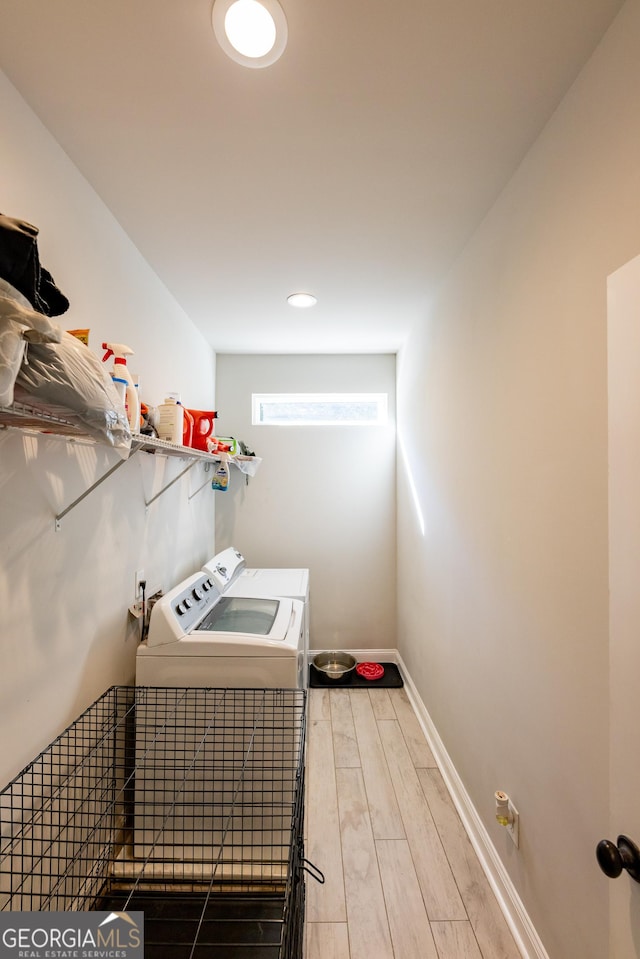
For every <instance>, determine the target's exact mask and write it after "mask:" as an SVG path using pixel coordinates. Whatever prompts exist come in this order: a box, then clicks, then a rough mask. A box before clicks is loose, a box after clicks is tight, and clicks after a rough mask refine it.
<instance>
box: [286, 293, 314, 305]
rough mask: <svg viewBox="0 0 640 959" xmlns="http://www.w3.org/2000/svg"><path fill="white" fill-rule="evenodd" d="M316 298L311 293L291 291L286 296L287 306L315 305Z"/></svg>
mask: <svg viewBox="0 0 640 959" xmlns="http://www.w3.org/2000/svg"><path fill="white" fill-rule="evenodd" d="M317 302H318V300H317V299H316V297H315V296H314V295H313V294H312V293H292V294H291V296H288V297H287V303H288V304H289V306H298V307H302V308H304V307H307V306H315V305H316V303H317Z"/></svg>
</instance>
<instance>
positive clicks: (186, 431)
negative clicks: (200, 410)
mask: <svg viewBox="0 0 640 959" xmlns="http://www.w3.org/2000/svg"><path fill="white" fill-rule="evenodd" d="M181 405H182V404H181ZM182 415H183V424H182V445H183V446H193V416H192V415H191V410H188V409H187V407H186V406H183V407H182Z"/></svg>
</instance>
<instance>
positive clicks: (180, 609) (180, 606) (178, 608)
mask: <svg viewBox="0 0 640 959" xmlns="http://www.w3.org/2000/svg"><path fill="white" fill-rule="evenodd" d="M185 612H186V610H185V608H184V603H177V604H176V613H177V614H178V616H182V615H184V613H185Z"/></svg>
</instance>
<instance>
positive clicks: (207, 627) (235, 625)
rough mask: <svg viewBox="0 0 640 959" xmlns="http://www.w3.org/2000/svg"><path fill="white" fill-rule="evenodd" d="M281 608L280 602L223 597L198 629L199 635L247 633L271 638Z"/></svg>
mask: <svg viewBox="0 0 640 959" xmlns="http://www.w3.org/2000/svg"><path fill="white" fill-rule="evenodd" d="M279 608H280V600H279V599H275V598H273V599H269V598H266V597H264V598H256V597H250V596H221V597H220V599H219V600H218V602H217V603H216V604H215V606H214V607H213V608H212V609H210V610H209V612H208V613H207V615H206V616H205V617H204V619H203V620H202V621H201V622H200V623H198V625H197V626H196V632H203V631H204V632H210V633H246V634H249V633H250V634H252V635H254V636H270V635H271V632H272V630H273V627H274V623H275V621H276V617H277V615H278V610H279Z"/></svg>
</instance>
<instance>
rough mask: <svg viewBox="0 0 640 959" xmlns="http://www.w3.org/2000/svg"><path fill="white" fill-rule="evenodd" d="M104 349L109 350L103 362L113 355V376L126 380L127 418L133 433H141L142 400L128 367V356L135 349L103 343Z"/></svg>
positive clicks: (121, 344) (118, 344)
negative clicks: (139, 397)
mask: <svg viewBox="0 0 640 959" xmlns="http://www.w3.org/2000/svg"><path fill="white" fill-rule="evenodd" d="M102 349H103V350H106V351H107V352H106V353H105V354H104V356H103V357H102V362H103V363H104V362H105V361H106V360H108V359H109V357H110V356H112V357H113V374H112V376H113V377H114V378H117V379H120V380H126V383H127V386H126V391H125V409H126V411H127V419H128V420H129V429H130V430H131V432H132V433H139V432H140V400H139V399H138V391H137V389H136V386H135V383H134V382H133V377H132V376H131V373H130V372H129V369H128V367H127V357H128V356H133V350H132V349H131V347H130V346H125V345H124V343H103V344H102Z"/></svg>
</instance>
